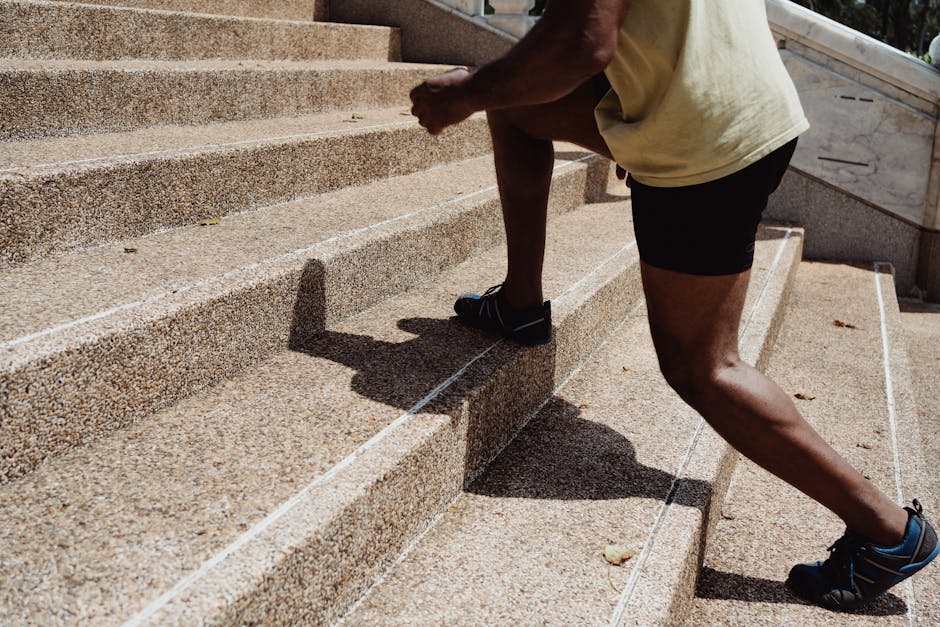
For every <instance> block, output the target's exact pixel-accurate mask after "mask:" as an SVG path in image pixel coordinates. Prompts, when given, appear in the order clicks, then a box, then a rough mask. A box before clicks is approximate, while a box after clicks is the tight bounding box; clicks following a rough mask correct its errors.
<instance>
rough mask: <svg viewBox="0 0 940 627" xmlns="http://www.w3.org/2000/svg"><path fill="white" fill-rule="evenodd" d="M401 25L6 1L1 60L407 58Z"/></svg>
mask: <svg viewBox="0 0 940 627" xmlns="http://www.w3.org/2000/svg"><path fill="white" fill-rule="evenodd" d="M400 50H401V41H400V34H399V31H398V29H397V28H387V27H380V26H352V25H347V24H331V23H326V22H309V21H308V22H302V21H298V20H274V19H260V18H246V17H228V16H221V15H219V16H213V15H204V14H198V13H183V12H178V11H162V10H152V9H134V8H122V7H112V6H96V5H88V4H72V3H68V4H65V3H62V2H47V1H45V0H0V57H17V58H43V59H64V58H71V59H90V60H96V61H101V60H106V59H129V58H138V59H167V60H170V59H175V60H181V59H220V58H221V59H266V60H314V59H327V58H329V59H375V60H385V61H397V60H400V59H401V54H400Z"/></svg>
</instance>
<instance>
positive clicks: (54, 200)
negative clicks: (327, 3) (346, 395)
mask: <svg viewBox="0 0 940 627" xmlns="http://www.w3.org/2000/svg"><path fill="white" fill-rule="evenodd" d="M406 116H407V113H406V111H405V109H404V108H395V109H388V110H384V109H383V110H379V111H373V110H368V111H367V110H362V111H360V112H358V113H357V118H355V119H354V118H353V117H352V114H351V113H349V112H344V113H329V114H319V115H314V116H303V117H296V118H277V119H273V120H254V121H248V122H227V123H220V124H213V125H208V126H204V127H184V128H178V127H165V128H158V129H147V130H141V131H134V132H129V133H120V134H107V135H95V136H91V137H68V138H61V139H46V140H41V141H32V142H8V143H5V144H0V146H2V150H0V154H2V156H0V208H2V212H0V215H2V219H0V247H2V250H3V258H2V259H0V266H2V265H10V264H16V263H21V262H24V261H31V260H34V259H37V258H39V257H43V256H47V255H49V254H51V253H62V252H66V251H69V250H74V249H76V248H82V247H86V246H90V245H94V244H99V243H102V242H106V241H112V240H118V239H127V238H132V237H136V236H140V235H143V234H145V233H148V232H151V231H154V230H156V229H160V228H166V227H175V226H184V225H191V224H195V223H198V222H199V221H200V220H204V219H206V218H210V217H213V216H219V215H227V214H232V213H236V212H240V211H245V210H250V209H257V208H260V207H263V206H266V205H269V204H271V203H275V202H278V201H283V200H286V199H289V198H293V197H296V196H301V195H308V194H314V193H321V192H328V191H330V190H334V189H338V188H342V187H347V186H351V185H358V184H362V183H367V182H370V181H375V180H380V179H383V178H386V177H389V176H395V175H399V174H406V173H409V172H414V171H417V170H420V169H422V168H428V167H432V166H435V165H438V164H441V163H446V162H449V161H457V160H460V159H465V158H468V157H476V156H479V155H482V154H485V153H487V152H489V150H490V141H489V136H488V133H487V131H486V120H485V118H484V117H483V116H475V117H474V118H471V119H470V120H469V121H467V122H466V123H464V124H461V125H459V126H457V127H455V128H454V129H451V130H449V131H448V132H446V133H444V134H442V135H441V136H440V137H438V138H433V137H430V136H429V135H428V134H427V133H426V132H425V131H424V130H423V129H421V128H420V127H419V126H418V124H417V122H416V121H415V120H414V119H413V118H411V117H410V116H408V117H406Z"/></svg>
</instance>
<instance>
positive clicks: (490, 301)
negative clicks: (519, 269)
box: [454, 284, 552, 346]
mask: <svg viewBox="0 0 940 627" xmlns="http://www.w3.org/2000/svg"><path fill="white" fill-rule="evenodd" d="M502 287H503V286H502V284H500V285H494V286H493V287H491V288H490V289H488V290H486V292H484V293H483V295H482V296H481V295H479V294H464V295H462V296H461V297H460V298H458V299H457V302H455V303H454V311H455V312H457V317H458V318H459V319H460V321H461V322H463V323H465V324H468V325H470V326H472V327H476V328H478V329H487V330H489V331H496V332H497V333H500V334H502V335H504V336H506V337H508V338H512V339H514V340H516V341H517V342H519V343H520V344H525V345H526V346H534V345H536V344H548V343H549V342H551V341H552V306H551V303H549V302H548V301H545V302H544V303H542V306H541V307H532V308H530V309H526V310H524V311H516V310H515V309H513V308H512V307H511V306H510V305H509V303H508V302H506V295H505V294H504V293H503V290H502V289H500V288H502Z"/></svg>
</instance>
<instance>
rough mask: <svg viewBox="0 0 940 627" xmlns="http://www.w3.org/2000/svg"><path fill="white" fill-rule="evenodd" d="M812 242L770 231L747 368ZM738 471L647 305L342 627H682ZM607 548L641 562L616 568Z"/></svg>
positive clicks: (745, 331) (746, 328)
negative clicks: (708, 530) (716, 505)
mask: <svg viewBox="0 0 940 627" xmlns="http://www.w3.org/2000/svg"><path fill="white" fill-rule="evenodd" d="M801 241H802V237H801V234H800V233H799V232H794V231H792V230H791V229H788V228H785V227H771V228H768V227H763V228H762V230H761V232H760V235H759V241H758V242H757V255H756V259H755V266H754V274H753V279H752V284H751V287H750V290H749V292H748V300H747V304H746V306H745V315H744V319H743V321H742V335H741V346H742V353H743V355H744V356H745V357H746V359H748V360H749V361H753V362H757V363H758V364H761V363H763V361H764V360H765V359H766V354H767V351H768V347H769V345H770V343H772V341H773V336H774V334H775V329H776V326H777V324H778V320H779V318H780V314H781V312H782V304H783V301H784V300H785V298H786V295H787V291H788V286H789V283H790V280H791V276H792V273H793V270H794V269H795V267H796V265H797V264H798V261H799V257H800V244H801ZM733 461H734V457H733V456H732V455H730V454H729V453H728V451H727V448H726V446H725V445H724V444H723V442H722V441H721V440H720V439H719V438H718V436H717V435H716V434H714V432H712V431H710V429H709V428H707V427H706V426H705V425H704V423H703V421H702V420H701V419H700V418H699V417H698V416H697V415H696V414H695V412H694V411H692V410H691V409H689V408H688V407H687V406H685V405H684V404H683V403H682V402H681V401H680V400H679V398H678V397H677V396H676V395H675V394H674V393H672V392H671V390H669V388H668V386H667V385H666V383H665V381H664V380H663V379H662V377H661V375H660V374H659V369H658V365H657V360H656V356H655V352H654V350H653V347H652V342H651V340H650V338H649V331H648V327H647V321H646V317H645V315H644V312H643V310H642V308H640V307H637V308H636V309H635V310H634V312H633V313H632V314H631V315H629V316H628V317H627V318H626V320H625V321H624V322H623V324H622V325H621V326H620V327H619V328H618V329H617V330H616V331H614V333H613V336H612V338H611V339H610V341H609V342H607V343H606V344H605V345H604V346H603V347H601V348H600V349H599V350H598V351H597V352H596V353H595V354H594V355H593V356H592V357H590V359H589V360H588V361H587V362H586V365H585V366H584V367H583V369H582V370H581V371H580V372H579V373H577V374H576V375H575V376H573V377H572V378H571V380H570V381H569V382H568V383H566V384H565V385H564V386H562V387H561V388H560V389H558V390H556V392H555V393H554V395H553V396H552V397H551V399H550V400H549V401H548V403H547V404H546V405H545V406H544V408H543V409H542V410H541V411H540V412H539V413H538V414H537V415H536V416H535V417H534V418H533V419H532V421H531V422H530V423H529V424H528V425H527V426H526V427H525V428H524V429H523V430H522V432H521V433H520V434H519V436H518V437H517V438H516V439H515V440H514V441H513V442H512V444H510V445H509V446H508V447H507V448H506V449H505V450H504V451H503V452H502V453H501V454H500V456H499V457H498V458H497V459H496V460H495V461H494V462H493V463H492V464H491V465H490V467H489V468H488V469H487V471H486V472H485V473H484V474H483V476H482V477H481V478H480V479H479V480H477V481H476V482H475V483H473V484H472V485H470V486H469V487H468V488H467V490H466V491H465V493H463V494H461V495H460V496H459V497H458V498H457V499H456V500H455V501H454V502H453V503H452V504H451V505H450V506H449V507H448V508H447V509H446V511H445V512H444V513H443V515H442V516H441V518H440V519H439V520H438V521H436V522H435V524H434V525H433V526H432V527H431V528H430V530H429V531H428V532H427V534H426V535H424V536H423V537H422V538H420V539H419V540H418V541H417V542H415V543H414V544H413V545H412V546H411V547H410V548H409V549H408V551H407V552H406V553H405V554H404V555H403V557H402V558H401V560H400V561H399V562H398V563H396V565H395V566H394V567H393V568H392V569H391V571H390V572H389V573H388V574H387V575H386V577H385V578H384V580H383V581H382V582H381V583H380V584H378V585H377V586H376V587H374V588H373V589H372V590H371V591H370V592H369V593H368V594H367V595H366V596H365V597H364V598H363V599H362V601H361V602H360V603H359V604H358V605H357V606H356V607H354V608H353V610H352V611H351V612H350V613H349V614H348V615H347V616H346V617H345V618H344V620H343V621H342V624H348V625H401V624H419V625H451V624H460V625H471V624H473V625H518V624H550V625H597V624H611V625H617V624H622V623H626V624H639V625H654V624H667V623H669V624H671V623H672V622H673V621H674V620H675V619H676V618H677V617H681V616H682V612H683V608H685V607H687V606H688V603H689V601H690V600H691V596H692V591H693V585H694V576H695V572H696V570H697V567H698V563H699V562H698V559H699V554H700V551H701V548H702V542H703V536H704V533H705V526H706V525H707V512H708V510H709V508H710V507H711V504H712V503H713V502H714V501H715V499H718V502H720V499H721V497H722V495H723V491H724V489H723V484H724V483H725V482H726V477H727V475H729V474H730V470H731V467H732V465H733ZM608 544H623V545H625V546H627V547H629V548H631V549H633V550H635V551H637V556H636V557H634V558H633V559H632V560H630V561H629V562H627V563H626V564H624V565H623V566H622V567H620V568H616V567H613V566H610V565H608V564H607V562H605V561H604V557H603V552H604V549H605V547H606V545H608Z"/></svg>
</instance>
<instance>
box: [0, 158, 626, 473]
mask: <svg viewBox="0 0 940 627" xmlns="http://www.w3.org/2000/svg"><path fill="white" fill-rule="evenodd" d="M561 154H562V156H563V157H565V159H562V160H559V162H558V164H557V168H556V172H555V177H554V178H555V181H554V185H553V192H552V198H551V204H552V212H553V214H560V213H564V212H566V211H570V210H572V209H574V208H576V207H578V206H579V205H580V204H582V203H583V202H585V199H586V198H589V197H590V195H591V194H592V193H598V191H599V190H603V189H604V187H605V185H604V183H605V182H606V180H607V177H608V174H609V172H610V167H609V164H608V162H607V161H606V160H604V159H601V158H599V157H595V156H589V155H587V154H585V153H583V152H582V153H573V152H564V153H561ZM500 237H502V226H501V218H500V209H499V198H498V193H497V191H496V187H495V175H494V174H493V168H492V162H491V158H490V157H481V158H476V159H472V160H469V161H463V162H459V163H455V164H449V165H446V166H442V167H439V168H437V169H432V170H428V171H422V172H418V173H416V174H411V175H407V176H403V177H398V178H393V179H389V180H383V181H379V182H375V183H372V184H369V185H366V186H361V187H354V188H348V189H343V190H340V191H337V192H334V193H330V194H325V195H320V196H314V197H310V198H306V199H300V200H296V201H293V202H288V203H284V204H282V205H278V206H273V207H268V208H265V209H263V210H261V211H256V212H250V213H243V214H240V215H237V216H232V217H231V218H228V219H225V220H222V221H221V222H220V223H219V224H218V225H214V226H192V227H187V228H182V229H177V230H174V231H169V232H165V233H160V234H157V235H153V236H150V237H145V238H141V239H138V240H130V241H126V242H121V243H118V244H114V245H110V246H104V247H99V248H95V249H91V250H87V251H83V252H79V253H75V254H73V255H71V256H68V257H65V258H62V259H56V260H46V261H43V262H38V263H35V264H28V265H26V266H22V267H17V268H13V269H11V270H7V271H3V272H0V293H2V294H4V297H3V301H4V307H3V309H2V312H0V348H2V352H0V360H2V361H0V388H2V389H3V390H4V404H3V407H2V408H0V412H2V414H0V417H2V423H3V425H4V429H3V432H2V435H0V438H2V439H0V482H2V481H5V480H8V479H10V478H12V477H15V476H19V475H21V474H23V473H25V472H28V471H29V470H31V469H32V468H34V467H35V466H36V465H37V464H38V463H40V461H41V460H43V459H45V458H48V457H50V456H54V455H56V454H59V453H61V452H63V451H65V450H68V449H70V448H72V447H74V446H76V445H79V444H81V443H84V442H87V441H90V440H94V439H96V438H98V437H101V436H103V435H105V434H107V433H109V432H111V431H113V430H114V429H116V428H120V427H122V426H125V425H127V424H129V423H131V422H133V421H135V420H137V419H139V418H140V417H142V416H145V415H147V414H149V413H151V412H153V411H155V410H156V409H158V408H160V407H163V406H166V405H167V404H170V403H172V402H174V401H176V400H177V399H179V398H181V397H184V396H186V395H187V394H189V393H191V392H192V391H194V390H198V389H200V388H202V387H204V386H206V385H209V384H212V383H215V382H218V381H221V380H224V379H226V378H228V377H231V376H234V375H235V374H236V373H237V372H239V371H241V370H242V369H244V368H246V367H248V366H249V365H250V364H252V363H255V362H257V360H259V359H261V358H264V357H266V356H268V355H270V354H272V353H274V352H276V351H278V350H283V349H284V348H286V347H287V346H288V345H295V344H297V343H298V342H302V341H304V340H306V339H307V338H309V337H312V336H315V335H316V334H318V333H319V332H320V331H322V330H323V329H324V328H325V327H328V326H331V325H333V324H335V323H336V322H338V321H340V320H343V319H345V318H346V317H348V316H350V315H353V314H355V313H357V312H359V311H362V310H363V309H365V308H367V307H370V306H372V305H374V304H375V303H377V302H379V301H380V300H382V299H384V298H386V297H388V296H390V295H393V294H396V293H398V292H401V291H402V290H405V289H408V288H410V287H412V286H414V285H418V284H420V283H422V282H423V281H425V280H427V279H428V278H429V277H431V276H434V275H436V274H438V273H439V272H441V271H442V270H444V269H446V268H448V267H452V266H454V265H455V264H458V263H461V262H462V261H464V260H466V259H467V258H469V257H470V256H472V255H474V254H477V253H479V252H480V251H481V250H483V249H484V248H486V247H489V246H492V245H494V244H495V243H496V242H497V241H498V240H499V238H500ZM126 250H132V251H135V252H130V253H128V252H125V251H126Z"/></svg>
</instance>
